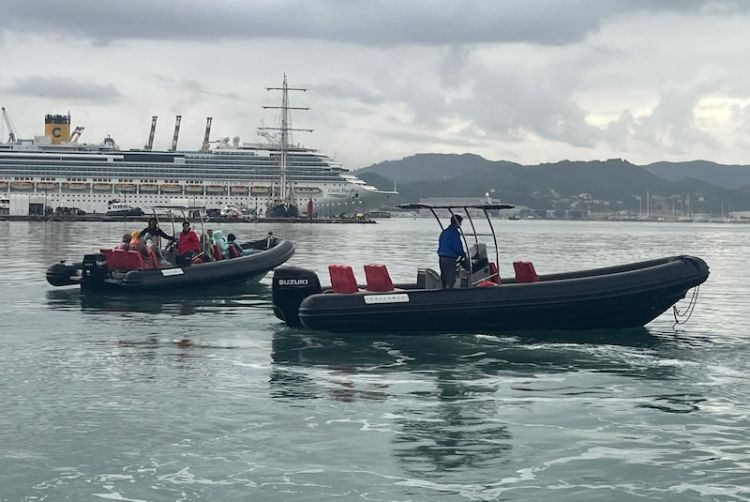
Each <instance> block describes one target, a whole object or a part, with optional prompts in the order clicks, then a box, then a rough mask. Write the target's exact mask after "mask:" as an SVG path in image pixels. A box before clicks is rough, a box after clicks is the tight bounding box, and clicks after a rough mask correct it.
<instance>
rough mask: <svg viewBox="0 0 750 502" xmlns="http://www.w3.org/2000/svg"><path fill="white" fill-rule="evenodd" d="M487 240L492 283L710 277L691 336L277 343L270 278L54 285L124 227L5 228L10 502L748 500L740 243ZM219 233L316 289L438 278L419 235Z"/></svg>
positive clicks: (553, 234) (653, 237)
mask: <svg viewBox="0 0 750 502" xmlns="http://www.w3.org/2000/svg"><path fill="white" fill-rule="evenodd" d="M494 224H495V228H496V230H497V232H498V244H499V247H500V273H501V275H504V276H508V275H511V274H512V266H511V263H512V261H514V260H530V261H533V262H534V264H535V266H536V269H537V271H538V272H539V273H541V274H545V273H551V272H563V271H569V270H575V269H581V268H588V267H598V266H607V265H614V264H619V263H626V262H631V261H638V260H644V259H649V258H657V257H662V256H670V255H677V254H693V255H696V256H700V257H702V258H704V259H705V260H706V261H707V262H708V264H709V265H710V267H711V276H710V278H709V280H708V282H706V283H705V284H704V285H703V286H702V287H701V288H700V292H699V295H698V303H697V307H696V309H695V312H694V314H693V316H692V318H691V319H690V320H689V322H688V323H687V324H685V325H678V326H673V325H674V316H673V314H672V312H671V311H670V312H667V313H665V314H663V315H662V316H660V317H659V318H657V319H656V320H655V321H653V322H652V323H651V324H649V325H648V326H646V328H645V329H642V330H629V331H594V332H580V333H577V332H562V333H555V332H532V333H504V332H495V333H489V332H488V333H484V332H477V333H471V334H463V335H457V334H451V333H443V334H439V335H434V336H433V335H430V336H424V335H422V336H409V335H401V334H399V333H388V334H381V335H356V336H347V335H335V336H333V335H330V334H320V333H311V332H305V331H301V330H295V329H290V328H286V327H284V325H283V324H281V323H280V322H279V321H278V320H277V319H276V318H275V317H274V315H273V313H272V311H271V309H270V307H269V302H270V275H269V276H268V277H267V278H265V279H264V280H263V281H262V282H261V284H260V285H257V286H253V287H230V288H226V287H222V286H221V285H218V287H217V288H214V289H213V290H210V289H207V288H197V289H195V290H192V291H180V292H164V293H160V294H149V295H141V296H132V295H131V296H123V295H100V294H92V295H89V294H87V295H82V294H81V293H80V291H79V290H78V289H77V288H53V287H52V286H49V285H48V284H47V283H46V281H45V278H44V273H45V270H46V268H47V266H48V265H50V264H51V263H54V262H56V261H58V260H61V259H78V260H79V259H80V257H81V256H82V255H83V254H84V253H86V252H90V251H92V250H96V249H98V248H100V247H109V246H112V245H113V244H115V243H116V242H118V241H119V237H120V236H121V235H122V233H123V232H124V231H129V230H133V229H135V226H134V225H132V224H124V223H60V222H47V223H33V222H12V223H9V222H0V274H1V276H0V277H1V278H0V285H1V287H0V500H2V501H61V500H71V501H83V500H122V501H194V500H211V501H240V500H242V501H244V500H263V501H265V500H268V501H287V500H288V501H292V500H295V501H296V500H306V501H307V500H309V501H330V500H346V501H351V500H363V501H435V500H445V501H475V500H481V501H485V500H519V501H521V500H523V501H528V500H555V501H582V500H608V501H616V500H665V501H685V500H719V501H733V500H750V446H749V445H750V418H749V416H750V378H749V377H748V375H749V374H750V334H748V328H750V307H748V275H749V274H748V263H747V257H748V254H747V253H748V249H750V226H747V225H730V224H698V223H692V224H688V223H683V224H670V223H636V222H633V223H605V222H551V221H500V220H498V221H495V222H494ZM131 227H132V228H131ZM215 228H222V229H223V230H224V231H225V233H226V232H228V231H232V232H233V233H235V234H237V235H238V239H239V240H240V241H242V240H244V239H250V238H260V237H262V236H264V235H265V234H266V232H267V231H268V230H273V231H274V233H275V234H276V235H277V236H279V237H283V238H287V239H290V240H292V241H294V242H295V243H296V246H297V252H296V254H295V256H294V257H293V258H292V259H291V260H290V262H289V263H290V264H294V265H298V266H302V267H307V268H311V269H313V270H315V271H317V272H318V273H319V275H320V276H321V280H322V282H324V283H325V282H327V281H328V278H327V265H328V264H329V263H348V264H350V265H352V266H353V267H354V269H355V273H356V274H357V276H358V277H359V278H360V279H363V277H364V274H363V272H362V265H363V264H364V263H371V262H374V263H385V264H387V265H388V269H389V271H390V273H391V276H392V277H393V279H394V281H401V282H405V281H414V280H416V269H417V268H418V267H425V266H427V267H432V268H437V259H436V255H435V249H436V242H437V234H438V231H439V229H438V228H437V226H436V225H435V224H434V221H432V220H428V219H414V220H412V219H392V220H381V221H379V222H378V223H377V224H375V225H325V224H320V225H318V224H292V225H273V226H269V225H265V224H237V225H230V224H222V225H216V226H215ZM167 230H168V231H170V229H169V228H167ZM478 230H479V231H480V233H483V234H484V233H486V232H487V231H488V230H489V229H488V227H487V225H486V224H479V228H478ZM483 239H484V240H485V241H487V239H488V238H487V237H483ZM679 306H680V307H681V308H682V309H683V310H684V308H685V307H686V306H687V301H683V302H681V303H680V305H679Z"/></svg>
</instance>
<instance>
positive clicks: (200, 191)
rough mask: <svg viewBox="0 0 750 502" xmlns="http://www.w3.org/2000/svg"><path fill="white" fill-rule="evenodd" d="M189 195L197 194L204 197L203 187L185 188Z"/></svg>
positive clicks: (189, 186)
mask: <svg viewBox="0 0 750 502" xmlns="http://www.w3.org/2000/svg"><path fill="white" fill-rule="evenodd" d="M185 191H186V192H187V193H195V194H201V195H203V185H187V186H186V187H185Z"/></svg>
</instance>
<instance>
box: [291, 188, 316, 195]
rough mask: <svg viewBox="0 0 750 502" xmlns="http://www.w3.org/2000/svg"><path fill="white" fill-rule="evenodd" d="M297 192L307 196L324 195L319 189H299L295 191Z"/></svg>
mask: <svg viewBox="0 0 750 502" xmlns="http://www.w3.org/2000/svg"><path fill="white" fill-rule="evenodd" d="M294 191H295V192H297V193H300V194H305V195H317V194H321V193H323V190H321V189H320V188H318V187H299V188H295V189H294Z"/></svg>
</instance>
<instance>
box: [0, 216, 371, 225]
mask: <svg viewBox="0 0 750 502" xmlns="http://www.w3.org/2000/svg"><path fill="white" fill-rule="evenodd" d="M151 217H152V215H143V216H106V215H103V214H82V215H76V216H41V215H7V214H6V215H0V221H38V222H48V221H54V222H147V221H148V220H149V218H151ZM178 220H179V219H175V222H177V221H178ZM190 220H191V221H194V220H196V219H195V218H191V219H190ZM162 221H165V222H166V221H170V220H168V219H167V218H164V219H163V220H162ZM196 221H197V220H196ZM204 221H205V222H206V223H312V224H315V223H317V224H358V225H367V224H374V223H377V222H376V221H375V220H373V219H364V220H357V219H350V218H313V219H309V218H253V219H242V218H223V217H216V218H209V219H206V220H204Z"/></svg>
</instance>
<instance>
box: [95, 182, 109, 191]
mask: <svg viewBox="0 0 750 502" xmlns="http://www.w3.org/2000/svg"><path fill="white" fill-rule="evenodd" d="M94 191H95V192H111V191H112V183H94Z"/></svg>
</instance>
